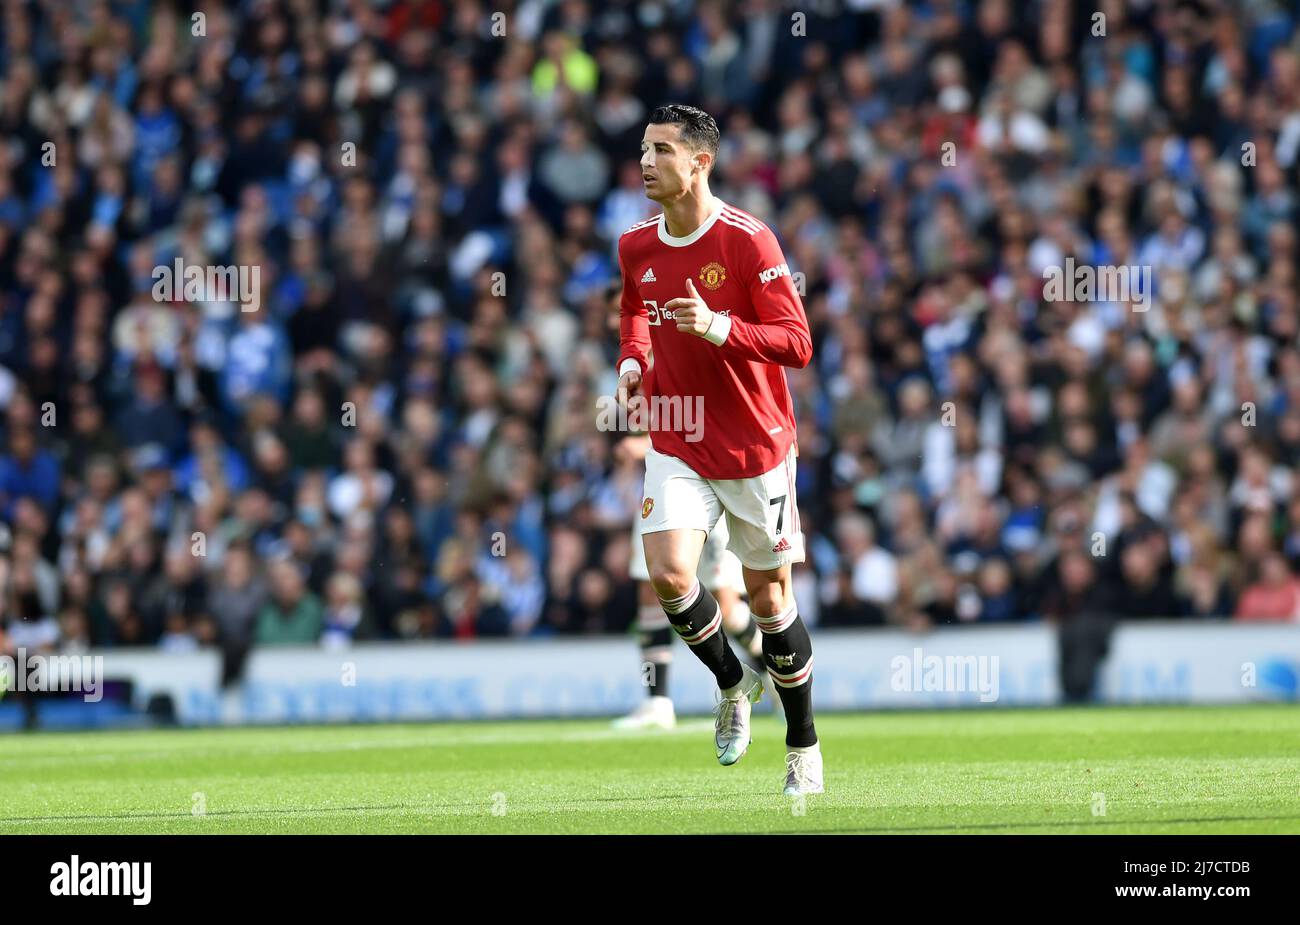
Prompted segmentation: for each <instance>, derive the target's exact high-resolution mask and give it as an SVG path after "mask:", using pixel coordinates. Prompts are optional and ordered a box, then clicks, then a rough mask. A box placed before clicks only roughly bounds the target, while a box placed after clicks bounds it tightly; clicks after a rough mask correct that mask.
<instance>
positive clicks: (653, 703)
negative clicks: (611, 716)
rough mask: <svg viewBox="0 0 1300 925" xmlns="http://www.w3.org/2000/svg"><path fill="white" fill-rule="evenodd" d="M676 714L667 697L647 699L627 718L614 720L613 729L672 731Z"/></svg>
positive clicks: (675, 723)
mask: <svg viewBox="0 0 1300 925" xmlns="http://www.w3.org/2000/svg"><path fill="white" fill-rule="evenodd" d="M676 725H677V712H676V711H675V710H674V709H673V702H672V700H671V699H670V698H668V697H647V698H646V699H645V700H643V701H641V703H640V704H638V705H637V708H636V709H635V710H633V711H632V712H631V713H629V714H628V715H627V716H620V717H619V718H618V719H616V720H614V728H615V729H672V728H673V727H674V726H676Z"/></svg>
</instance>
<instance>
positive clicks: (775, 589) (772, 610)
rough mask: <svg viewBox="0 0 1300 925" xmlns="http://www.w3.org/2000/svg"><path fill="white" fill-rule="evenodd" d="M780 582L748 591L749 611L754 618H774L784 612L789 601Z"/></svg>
mask: <svg viewBox="0 0 1300 925" xmlns="http://www.w3.org/2000/svg"><path fill="white" fill-rule="evenodd" d="M786 598H787V595H786V593H785V589H784V588H782V587H781V583H780V582H775V581H774V582H771V583H769V584H764V585H761V586H759V587H757V588H754V589H752V590H751V591H750V594H749V609H750V610H751V611H752V612H753V614H754V616H756V617H774V616H776V615H777V614H779V613H780V612H781V611H783V610H785V608H786V606H787V605H788V603H789V601H788V600H787V599H786Z"/></svg>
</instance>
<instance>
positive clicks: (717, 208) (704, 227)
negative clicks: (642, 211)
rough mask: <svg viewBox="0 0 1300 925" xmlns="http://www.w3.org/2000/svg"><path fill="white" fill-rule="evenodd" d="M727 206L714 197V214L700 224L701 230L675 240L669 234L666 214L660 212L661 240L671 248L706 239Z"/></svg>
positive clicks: (698, 229) (697, 229)
mask: <svg viewBox="0 0 1300 925" xmlns="http://www.w3.org/2000/svg"><path fill="white" fill-rule="evenodd" d="M726 205H727V204H726V203H725V202H723V201H722V200H721V199H719V198H718V197H717V196H714V197H713V212H712V213H710V215H709V217H708V218H706V219H705V220H704V221H703V222H701V223H700V227H699V228H696V229H695V230H694V231H692V232H691V233H690V234H688V235H686V236H685V237H681V238H674V237H673V236H672V235H670V234H669V233H668V220H667V219H666V218H664V214H663V213H662V212H660V213H659V240H660V241H662V242H663V243H665V244H667V245H668V246H669V247H686V246H688V245H691V244H694V243H695V242H696V241H698V240H699V239H700V238H702V237H704V234H705V232H707V231H708V230H709V229H710V228H712V227H713V223H714V222H716V221H717V220H718V216H719V215H721V214H722V210H723V209H724V208H725V207H726Z"/></svg>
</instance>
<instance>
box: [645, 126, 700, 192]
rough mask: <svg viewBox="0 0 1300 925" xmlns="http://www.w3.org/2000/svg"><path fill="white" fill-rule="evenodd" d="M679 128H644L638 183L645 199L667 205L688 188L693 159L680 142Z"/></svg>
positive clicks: (693, 166)
mask: <svg viewBox="0 0 1300 925" xmlns="http://www.w3.org/2000/svg"><path fill="white" fill-rule="evenodd" d="M681 131H682V129H681V126H679V125H647V126H646V129H645V135H644V136H642V138H641V182H642V183H643V184H644V186H645V194H646V198H647V199H653V200H654V201H655V202H666V201H669V200H673V199H677V198H678V197H680V196H682V195H683V194H684V193H685V192H686V191H687V190H688V189H690V186H691V176H692V174H693V169H694V168H695V166H696V164H695V156H694V155H693V154H692V152H691V151H690V150H689V149H688V148H687V147H686V145H685V144H683V143H682V140H681Z"/></svg>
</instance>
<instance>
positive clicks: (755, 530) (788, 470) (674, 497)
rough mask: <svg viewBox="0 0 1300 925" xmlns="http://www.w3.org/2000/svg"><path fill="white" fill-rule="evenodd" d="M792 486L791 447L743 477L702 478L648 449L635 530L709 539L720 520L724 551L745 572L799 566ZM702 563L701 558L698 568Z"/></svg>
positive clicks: (801, 557) (800, 552)
mask: <svg viewBox="0 0 1300 925" xmlns="http://www.w3.org/2000/svg"><path fill="white" fill-rule="evenodd" d="M794 482H795V448H794V446H793V445H791V447H790V451H789V452H788V453H787V454H786V457H785V459H784V460H783V461H782V462H781V463H780V464H779V465H778V466H776V467H775V468H773V469H771V470H770V471H768V472H765V473H763V474H762V475H756V476H754V477H752V478H748V479H706V478H704V477H703V476H701V475H699V474H697V473H696V472H695V470H694V469H692V468H691V467H690V466H688V465H687V464H686V463H685V462H683V461H682V460H680V459H677V458H676V457H674V456H666V455H664V454H663V453H660V452H658V451H656V450H655V449H654V448H651V449H650V450H648V451H647V452H646V458H645V490H644V492H643V494H642V500H641V511H640V515H639V517H638V519H637V523H636V526H637V528H638V529H639V532H640V533H642V534H645V533H658V532H660V531H662V530H704V531H705V532H707V533H709V534H710V535H712V534H713V533H714V527H715V526H721V525H720V524H719V523H718V521H719V520H723V521H725V524H726V532H727V537H726V541H725V543H726V548H727V549H728V550H730V551H731V552H733V553H735V555H736V557H737V558H738V559H739V560H740V562H741V563H743V564H744V565H746V566H748V567H749V568H752V569H757V570H761V571H766V570H769V569H774V568H779V567H780V566H783V565H790V564H792V563H794V562H802V561H804V540H803V533H802V531H801V530H800V528H799V507H798V504H797V502H796V500H795V490H794ZM640 545H641V544H640V542H638V543H636V546H638V547H639V546H640ZM707 548H708V546H707V544H706V546H705V549H706V552H707ZM644 554H645V553H644V550H642V551H641V555H642V556H644ZM703 560H704V557H703V556H701V566H702V565H703ZM706 587H707V585H706Z"/></svg>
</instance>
